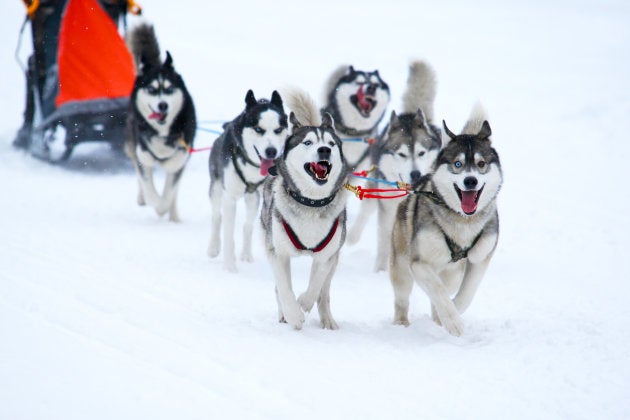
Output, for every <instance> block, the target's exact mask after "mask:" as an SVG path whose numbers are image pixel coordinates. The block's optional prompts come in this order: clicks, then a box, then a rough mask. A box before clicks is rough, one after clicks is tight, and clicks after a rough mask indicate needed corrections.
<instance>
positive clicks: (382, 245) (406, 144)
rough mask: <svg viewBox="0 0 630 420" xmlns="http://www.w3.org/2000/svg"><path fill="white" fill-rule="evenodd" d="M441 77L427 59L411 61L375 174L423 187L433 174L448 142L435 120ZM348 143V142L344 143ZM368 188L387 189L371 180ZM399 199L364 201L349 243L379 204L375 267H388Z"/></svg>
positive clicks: (374, 156)
mask: <svg viewBox="0 0 630 420" xmlns="http://www.w3.org/2000/svg"><path fill="white" fill-rule="evenodd" d="M435 93H436V77H435V72H434V71H433V69H432V68H431V66H430V65H429V64H428V63H427V62H425V61H414V62H412V63H411V65H410V66H409V77H408V79H407V88H406V90H405V93H404V95H403V106H402V109H403V111H402V113H401V114H400V115H397V114H396V112H395V111H392V113H391V117H390V121H389V124H388V125H387V126H386V127H385V129H384V131H383V134H382V135H381V136H380V138H379V140H378V141H377V142H376V143H375V145H374V146H373V147H372V151H371V156H370V158H371V163H372V167H373V168H375V170H374V171H373V172H372V173H370V177H371V178H376V179H382V180H385V181H391V182H399V183H401V184H403V185H409V186H412V187H414V188H417V187H418V186H420V185H421V184H423V183H424V182H426V180H427V178H428V174H429V172H430V170H431V167H432V166H433V162H434V161H435V159H436V157H437V154H438V152H439V150H440V146H441V145H442V142H441V140H440V130H439V128H437V127H436V126H435V125H434V124H433V114H434V111H433V103H434V101H435ZM344 147H345V144H344ZM366 188H383V185H382V184H379V183H376V182H372V181H370V182H368V183H367V185H366ZM398 204H399V200H397V199H391V200H378V201H377V200H364V201H363V202H362V203H361V208H360V211H359V216H358V218H357V220H356V222H355V223H354V225H353V226H352V228H351V229H350V232H349V234H348V243H349V244H354V243H356V242H358V241H359V239H360V237H361V233H362V231H363V229H364V227H365V225H366V224H367V222H368V219H369V218H370V216H371V214H372V213H373V212H374V210H375V209H376V208H377V207H378V240H377V254H376V263H375V265H374V271H384V270H387V267H388V261H389V248H390V245H389V244H390V237H391V233H392V227H393V226H394V220H395V218H396V208H397V207H398Z"/></svg>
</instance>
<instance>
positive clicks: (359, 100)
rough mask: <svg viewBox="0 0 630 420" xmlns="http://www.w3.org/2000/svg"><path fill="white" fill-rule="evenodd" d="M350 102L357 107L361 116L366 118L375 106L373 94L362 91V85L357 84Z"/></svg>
mask: <svg viewBox="0 0 630 420" xmlns="http://www.w3.org/2000/svg"><path fill="white" fill-rule="evenodd" d="M350 102H352V104H353V105H354V106H355V107H356V108H357V110H358V111H359V114H361V116H362V117H364V118H368V117H369V116H370V113H371V112H372V110H373V109H374V107H375V106H376V99H375V98H374V96H372V95H370V94H367V93H365V92H363V85H360V86H359V89H358V90H357V93H356V95H352V96H351V97H350Z"/></svg>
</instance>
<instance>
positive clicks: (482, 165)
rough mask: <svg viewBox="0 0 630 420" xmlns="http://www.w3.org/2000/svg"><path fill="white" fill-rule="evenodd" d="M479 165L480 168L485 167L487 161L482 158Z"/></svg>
mask: <svg viewBox="0 0 630 420" xmlns="http://www.w3.org/2000/svg"><path fill="white" fill-rule="evenodd" d="M477 166H479V167H480V168H483V167H485V166H486V162H485V161H483V160H480V161H479V162H478V163H477Z"/></svg>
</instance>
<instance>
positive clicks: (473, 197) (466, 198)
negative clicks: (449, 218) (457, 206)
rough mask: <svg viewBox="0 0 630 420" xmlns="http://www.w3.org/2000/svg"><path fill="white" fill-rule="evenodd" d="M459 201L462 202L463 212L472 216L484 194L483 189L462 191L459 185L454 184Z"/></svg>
mask: <svg viewBox="0 0 630 420" xmlns="http://www.w3.org/2000/svg"><path fill="white" fill-rule="evenodd" d="M453 187H455V191H456V192H457V196H458V197H459V201H460V202H461V206H462V211H463V212H464V213H466V214H467V215H469V216H470V215H471V214H473V213H475V212H476V211H477V203H479V197H480V196H481V193H482V192H483V187H481V188H480V189H478V190H464V191H462V190H460V189H459V188H458V187H457V185H455V184H453Z"/></svg>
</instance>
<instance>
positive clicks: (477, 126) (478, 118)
mask: <svg viewBox="0 0 630 420" xmlns="http://www.w3.org/2000/svg"><path fill="white" fill-rule="evenodd" d="M484 121H488V113H487V112H486V109H485V108H484V107H483V105H481V103H480V102H477V103H476V104H475V105H474V106H473V109H472V111H470V116H469V117H468V121H466V124H465V125H464V128H463V129H462V134H473V135H474V134H477V133H478V132H479V131H480V130H481V127H482V126H483V122H484Z"/></svg>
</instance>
